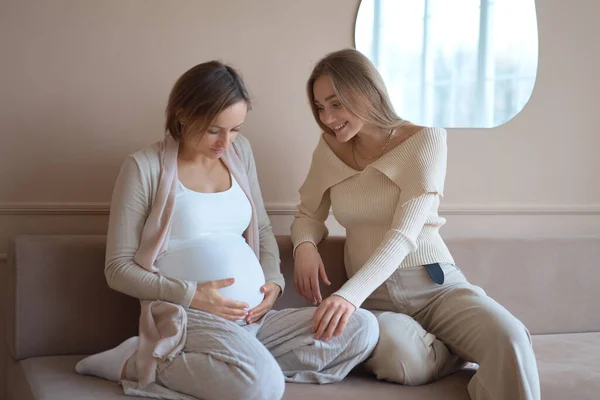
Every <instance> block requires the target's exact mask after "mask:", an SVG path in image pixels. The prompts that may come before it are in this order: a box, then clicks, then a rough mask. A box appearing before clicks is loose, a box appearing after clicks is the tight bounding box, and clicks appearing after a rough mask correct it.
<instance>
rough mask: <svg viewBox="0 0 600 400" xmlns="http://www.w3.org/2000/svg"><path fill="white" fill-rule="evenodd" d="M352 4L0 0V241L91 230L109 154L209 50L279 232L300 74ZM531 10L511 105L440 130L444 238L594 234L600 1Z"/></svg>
mask: <svg viewBox="0 0 600 400" xmlns="http://www.w3.org/2000/svg"><path fill="white" fill-rule="evenodd" d="M358 3H359V2H358V1H356V0H353V1H350V0H327V1H322V0H302V1H291V0H260V1H238V0H219V1H216V0H215V1H207V0H205V1H202V0H193V1H191V0H190V1H180V0H177V1H164V0H160V1H159V0H127V1H123V0H103V1H97V0H52V1H39V0H38V1H34V0H3V1H2V2H1V3H0V45H1V54H2V62H1V63H0V87H1V88H2V96H0V134H1V136H0V137H1V142H0V253H2V252H3V251H4V249H5V246H6V237H7V236H10V235H12V234H14V233H16V232H34V231H35V232H44V231H56V232H67V231H68V232H79V231H81V232H89V231H103V230H104V229H105V224H106V215H105V214H106V210H107V203H108V201H109V200H110V193H111V188H112V184H113V182H114V179H115V176H116V174H117V171H118V168H119V165H120V162H121V160H122V159H123V157H124V156H125V155H126V154H128V153H130V152H132V151H134V150H136V149H138V148H140V147H143V146H145V145H147V144H149V143H151V142H153V141H155V140H157V139H158V138H159V137H160V136H161V135H162V124H163V109H164V106H165V102H166V97H167V95H168V91H169V89H170V87H171V85H172V84H173V82H174V80H175V79H176V78H177V77H178V76H179V75H180V74H181V73H182V72H184V71H185V70H186V69H187V68H189V67H191V66H192V65H194V64H196V63H199V62H202V61H206V60H209V59H213V58H219V59H222V60H224V61H226V62H229V63H232V64H233V65H235V66H236V67H238V68H239V69H241V71H242V72H243V75H244V77H245V79H246V81H247V84H248V86H249V88H250V90H251V92H252V95H253V97H254V109H253V111H252V112H251V113H250V114H249V115H248V118H247V124H246V125H245V128H244V130H245V134H246V135H247V136H248V137H249V138H250V140H251V142H252V144H253V146H254V151H255V156H256V159H257V164H258V168H259V175H260V179H261V184H262V189H263V194H264V198H265V200H266V202H267V206H268V208H269V210H270V212H271V216H272V220H273V224H274V226H275V230H276V232H277V233H286V232H288V230H289V223H290V221H291V216H290V213H291V212H292V211H293V207H294V205H295V203H296V202H297V199H298V197H297V188H298V187H299V186H300V184H301V183H302V180H303V178H304V176H305V174H306V171H307V168H308V165H309V162H310V154H311V151H312V149H313V147H314V145H315V143H316V141H317V138H318V135H319V132H318V130H317V126H316V124H315V123H314V121H313V120H312V117H311V114H310V112H309V110H308V107H307V104H306V100H305V97H304V82H305V79H306V77H307V75H308V73H309V71H310V68H311V66H312V65H313V63H314V62H315V61H316V60H317V59H318V58H319V57H321V56H322V55H323V54H325V53H326V52H327V51H331V50H335V49H339V48H342V47H347V46H351V45H352V44H353V22H354V17H355V14H356V10H357V8H358ZM537 8H538V19H539V21H538V22H539V33H540V66H539V74H538V80H537V83H536V87H535V90H534V92H533V95H532V98H531V100H530V102H529V103H528V104H527V106H526V107H525V109H524V110H523V112H522V113H521V114H519V115H518V116H517V117H516V118H515V119H514V120H512V121H510V122H509V123H508V124H506V125H503V126H501V127H498V128H495V129H492V130H481V129H453V130H450V131H449V149H450V153H449V169H448V176H447V185H446V197H445V199H444V201H443V203H442V213H443V214H444V215H446V216H448V219H449V223H448V225H447V226H446V227H444V229H443V233H444V234H445V235H447V236H448V235H472V234H485V235H515V234H517V235H522V234H545V235H556V234H598V233H600V184H599V180H598V174H597V172H598V171H600V158H599V157H597V156H596V153H597V151H598V148H599V147H600V130H599V129H598V126H599V125H600V113H598V112H597V111H596V108H597V103H598V102H597V98H596V94H597V93H600V79H598V72H597V71H599V70H600V53H599V52H598V51H597V48H598V47H597V43H596V39H594V38H595V37H597V36H598V35H599V34H600V26H598V25H597V24H596V21H595V20H594V18H595V17H594V16H595V15H597V14H598V13H600V3H598V2H597V1H595V0H578V2H577V7H574V6H572V5H568V4H567V2H565V1H563V0H539V1H538V6H537ZM559 28H560V29H559ZM407 40H409V39H408V38H407ZM73 213H75V214H80V215H75V216H73V215H72V214H73ZM23 214H29V215H23ZM49 214H50V215H49ZM55 214H58V215H55ZM61 214H66V215H61ZM81 214H89V215H81ZM42 222H44V224H42ZM332 227H333V231H334V233H340V232H341V231H340V230H339V229H338V228H337V227H336V225H335V224H334V223H332Z"/></svg>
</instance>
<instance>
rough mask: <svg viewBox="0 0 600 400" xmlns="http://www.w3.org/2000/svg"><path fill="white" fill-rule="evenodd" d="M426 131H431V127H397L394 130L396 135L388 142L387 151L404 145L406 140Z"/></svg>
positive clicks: (412, 125) (409, 124) (410, 125)
mask: <svg viewBox="0 0 600 400" xmlns="http://www.w3.org/2000/svg"><path fill="white" fill-rule="evenodd" d="M427 129H431V127H429V126H423V125H415V124H412V123H408V124H405V125H402V126H401V127H399V128H398V129H397V130H396V135H395V136H394V138H393V139H392V141H391V142H390V146H389V148H388V151H390V150H391V149H393V148H394V147H396V146H398V145H400V144H402V143H404V142H405V141H406V140H407V139H410V138H411V137H413V136H415V135H416V134H418V133H419V132H422V131H425V130H427Z"/></svg>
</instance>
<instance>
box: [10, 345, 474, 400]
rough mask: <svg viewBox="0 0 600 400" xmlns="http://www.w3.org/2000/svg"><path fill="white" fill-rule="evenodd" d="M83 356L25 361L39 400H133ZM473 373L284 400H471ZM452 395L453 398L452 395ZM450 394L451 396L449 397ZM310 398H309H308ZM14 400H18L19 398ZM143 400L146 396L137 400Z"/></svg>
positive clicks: (360, 382)
mask: <svg viewBox="0 0 600 400" xmlns="http://www.w3.org/2000/svg"><path fill="white" fill-rule="evenodd" d="M80 359H81V356H52V357H36V358H29V359H26V360H22V361H21V362H20V365H21V368H22V370H23V371H24V373H25V375H26V376H27V379H28V380H29V383H30V386H31V392H32V393H33V395H34V399H36V400H64V399H82V400H83V399H85V400H92V399H98V400H99V399H103V400H104V399H106V400H113V399H131V397H127V396H125V395H124V394H123V390H122V389H121V387H120V386H119V385H117V384H116V383H114V382H109V381H106V380H103V379H99V378H94V377H89V376H80V375H77V374H76V373H75V371H74V368H75V364H76V363H77V362H78V361H79V360H80ZM471 374H472V371H467V370H465V371H461V372H460V373H457V374H454V375H452V376H449V377H446V378H444V379H443V380H441V381H439V382H435V383H433V384H431V385H427V386H421V387H401V386H399V385H396V384H392V383H387V382H378V381H376V380H375V379H373V378H372V377H365V376H363V375H357V376H349V377H347V378H346V379H345V380H344V381H342V382H341V383H338V384H333V385H308V384H289V383H288V384H287V385H286V390H285V395H284V400H305V399H309V398H310V399H338V398H339V399H345V400H364V399H365V398H367V395H368V396H370V397H373V398H377V399H381V400H386V399H390V400H392V399H393V400H405V399H406V400H408V399H415V398H418V399H419V400H434V399H439V398H441V397H440V396H441V394H442V393H443V394H444V398H448V399H452V400H454V399H456V400H469V397H468V394H467V391H466V384H467V381H468V379H469V377H470V376H471ZM450 393H452V394H453V395H452V397H450V396H449V394H450ZM446 395H448V397H446ZM307 396H308V397H307ZM15 398H17V399H19V398H20V397H19V396H16V397H15ZM135 398H136V399H143V397H135Z"/></svg>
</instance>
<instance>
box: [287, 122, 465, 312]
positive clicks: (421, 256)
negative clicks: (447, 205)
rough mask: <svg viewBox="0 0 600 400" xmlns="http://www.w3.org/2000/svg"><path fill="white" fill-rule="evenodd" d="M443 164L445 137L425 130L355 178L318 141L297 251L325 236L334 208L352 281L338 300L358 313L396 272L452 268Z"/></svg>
mask: <svg viewBox="0 0 600 400" xmlns="http://www.w3.org/2000/svg"><path fill="white" fill-rule="evenodd" d="M446 156H447V147H446V131H445V130H444V129H439V128H424V129H422V130H420V131H419V132H417V133H416V134H415V135H413V136H411V137H410V138H408V139H407V140H405V141H404V142H402V143H401V144H399V145H398V146H396V147H394V148H393V149H391V150H390V151H388V152H387V153H385V154H384V155H383V156H381V157H380V158H379V159H377V160H375V161H374V162H373V163H372V164H370V165H369V166H367V167H366V168H365V169H364V170H363V171H358V170H355V169H353V168H351V167H350V166H348V165H347V164H346V163H344V162H343V161H342V160H340V159H339V158H338V157H337V156H336V154H335V153H334V152H333V150H331V148H330V147H329V145H328V144H327V142H325V140H324V139H323V138H321V139H320V140H319V144H318V145H317V148H316V149H315V151H314V153H313V159H312V164H311V167H310V170H309V172H308V175H307V177H306V181H305V182H304V184H303V185H302V187H301V188H300V191H299V192H300V200H301V202H300V205H299V206H298V213H297V214H296V218H295V219H294V223H293V224H292V242H293V243H294V249H295V248H296V247H297V246H298V245H299V244H301V243H303V242H311V243H313V244H315V245H317V244H318V243H319V242H320V241H321V240H322V239H324V238H325V237H326V236H327V234H328V232H327V228H326V227H325V223H324V221H325V220H326V219H327V217H328V214H329V209H330V207H331V208H332V209H333V214H334V216H335V218H336V219H337V221H338V222H339V223H340V224H341V225H342V226H343V227H344V228H346V246H345V254H344V261H345V266H346V273H347V274H348V277H349V278H350V279H349V280H348V281H347V282H346V283H345V284H344V285H343V286H342V287H341V288H340V290H338V291H337V292H336V293H335V294H337V295H339V296H342V297H343V298H345V299H346V300H348V301H349V302H350V303H352V304H353V305H354V306H356V307H357V308H358V307H360V305H361V304H362V303H363V302H364V301H365V300H366V299H367V297H369V296H370V295H371V293H373V291H375V289H377V287H379V286H380V285H381V284H383V283H384V282H385V281H386V280H387V279H388V278H389V277H390V275H391V274H392V273H393V272H394V271H395V270H396V269H397V268H405V267H413V266H418V265H423V264H429V263H434V262H454V261H453V259H452V256H451V255H450V252H449V251H448V248H447V247H446V245H445V243H444V241H443V240H442V238H441V236H440V234H439V229H440V227H441V226H442V225H443V224H444V223H445V222H446V220H445V219H444V218H441V217H440V216H439V215H438V207H439V203H440V198H441V197H442V195H443V189H444V179H445V175H446ZM325 267H326V268H327V266H325Z"/></svg>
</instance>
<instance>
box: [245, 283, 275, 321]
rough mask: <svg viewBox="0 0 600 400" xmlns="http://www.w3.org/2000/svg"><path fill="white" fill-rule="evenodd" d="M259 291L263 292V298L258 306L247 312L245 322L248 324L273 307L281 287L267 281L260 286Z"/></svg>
mask: <svg viewBox="0 0 600 400" xmlns="http://www.w3.org/2000/svg"><path fill="white" fill-rule="evenodd" d="M260 291H261V292H262V293H264V294H265V298H264V299H263V301H262V302H261V303H260V304H259V305H258V306H256V307H254V308H253V309H252V310H250V311H249V312H248V316H247V317H246V322H247V323H249V324H251V323H253V322H256V321H258V320H259V319H261V318H262V317H263V315H265V314H266V313H267V311H269V310H270V309H271V308H273V304H275V300H277V297H278V296H279V293H281V288H280V287H279V285H277V284H276V283H273V282H267V283H265V284H264V285H262V286H261V287H260Z"/></svg>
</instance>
